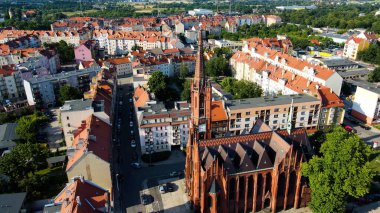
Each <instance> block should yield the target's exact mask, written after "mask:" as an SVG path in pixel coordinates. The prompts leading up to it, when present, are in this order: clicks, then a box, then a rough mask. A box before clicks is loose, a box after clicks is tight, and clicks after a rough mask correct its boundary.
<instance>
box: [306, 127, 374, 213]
mask: <svg viewBox="0 0 380 213" xmlns="http://www.w3.org/2000/svg"><path fill="white" fill-rule="evenodd" d="M320 152H321V156H316V155H315V156H313V158H312V159H311V160H310V161H309V162H308V163H304V164H303V165H302V174H303V175H304V176H307V177H308V178H309V180H310V187H311V192H312V196H311V203H310V207H311V209H312V210H313V211H316V212H344V210H345V203H346V199H347V197H348V196H352V197H356V198H357V197H361V196H363V195H365V194H366V193H368V191H369V186H370V183H371V180H372V178H373V175H374V174H373V172H372V171H371V169H370V167H369V156H370V154H371V153H372V151H371V149H370V147H369V146H368V145H366V144H365V143H364V142H363V141H362V140H361V139H360V138H359V136H357V135H356V134H352V133H348V132H347V131H346V130H345V129H343V128H342V127H336V128H334V129H333V130H332V132H331V133H328V134H327V135H326V140H325V142H324V143H323V144H322V146H321V149H320Z"/></svg>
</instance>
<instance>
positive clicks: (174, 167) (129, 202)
mask: <svg viewBox="0 0 380 213" xmlns="http://www.w3.org/2000/svg"><path fill="white" fill-rule="evenodd" d="M132 88H133V87H132V84H123V85H120V86H119V88H118V91H117V101H116V102H115V109H114V112H115V114H114V115H115V118H114V121H113V122H114V123H113V139H112V142H113V143H112V145H113V149H112V152H113V154H112V157H113V159H112V162H113V166H112V174H113V175H112V178H113V194H114V212H123V213H124V212H128V213H135V212H136V213H137V212H145V208H144V206H143V205H141V201H140V192H141V191H142V190H143V187H144V183H147V182H149V185H152V184H151V183H152V180H156V179H157V178H168V177H169V173H170V172H172V171H178V170H184V167H185V162H184V160H183V161H178V160H176V161H173V162H171V161H169V162H164V163H162V164H157V165H152V166H148V165H147V164H144V163H142V162H141V157H140V156H141V151H140V142H139V134H138V125H137V119H136V117H135V112H134V111H133V102H130V101H131V99H132V91H133V90H132ZM120 101H121V102H120ZM120 103H121V104H120ZM131 109H132V111H131ZM119 118H120V119H121V122H120V128H118V124H119V123H118V122H119V121H118V120H119ZM131 121H132V122H133V126H132V127H131V125H130V122H131ZM132 131H133V132H132ZM131 140H135V141H136V145H137V146H136V147H135V148H133V147H131ZM134 152H136V153H137V155H138V159H137V160H136V159H133V155H134ZM132 162H139V163H140V164H141V165H142V168H140V169H136V168H133V167H132V166H131V163H132ZM117 176H118V177H117ZM153 183H157V181H153Z"/></svg>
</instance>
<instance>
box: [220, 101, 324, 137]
mask: <svg viewBox="0 0 380 213" xmlns="http://www.w3.org/2000/svg"><path fill="white" fill-rule="evenodd" d="M225 107H226V111H227V114H228V118H229V125H228V126H229V132H231V133H232V134H233V135H239V134H241V133H243V132H247V131H249V130H250V129H251V128H252V127H253V125H254V123H255V122H256V121H257V120H258V119H260V120H262V121H263V122H264V123H265V124H267V125H268V126H270V127H271V128H272V129H274V130H275V129H281V130H282V129H286V125H287V123H288V119H289V116H291V121H292V125H293V126H292V128H298V127H303V128H305V129H307V130H309V131H315V130H317V128H318V120H319V112H320V108H321V101H320V100H319V99H318V98H315V97H312V96H309V95H304V94H298V95H290V96H278V97H276V96H274V97H260V98H249V99H239V100H228V101H225ZM291 107H292V108H293V112H292V113H291V114H290V109H291Z"/></svg>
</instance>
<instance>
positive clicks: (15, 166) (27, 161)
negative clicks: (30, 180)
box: [0, 143, 49, 182]
mask: <svg viewBox="0 0 380 213" xmlns="http://www.w3.org/2000/svg"><path fill="white" fill-rule="evenodd" d="M48 153H49V150H48V149H47V148H46V147H45V146H42V145H40V144H31V143H26V144H18V145H17V146H16V147H15V148H14V149H13V150H12V151H11V152H10V153H8V154H6V155H5V156H3V157H1V158H0V173H3V174H4V175H7V176H9V177H10V178H11V180H12V181H16V182H17V181H19V180H21V179H23V178H25V177H26V176H27V175H28V174H29V173H34V172H36V171H38V170H39V169H42V168H45V167H46V166H47V163H46V157H47V156H48Z"/></svg>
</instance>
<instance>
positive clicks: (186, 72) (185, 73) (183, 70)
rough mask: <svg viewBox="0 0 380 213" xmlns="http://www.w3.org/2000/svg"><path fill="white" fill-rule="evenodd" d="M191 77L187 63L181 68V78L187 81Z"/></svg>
mask: <svg viewBox="0 0 380 213" xmlns="http://www.w3.org/2000/svg"><path fill="white" fill-rule="evenodd" d="M188 75H189V68H188V67H187V65H186V64H185V63H182V64H181V65H180V67H179V78H181V79H185V78H186V77H187V76H188Z"/></svg>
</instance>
